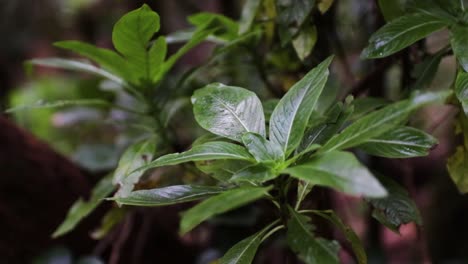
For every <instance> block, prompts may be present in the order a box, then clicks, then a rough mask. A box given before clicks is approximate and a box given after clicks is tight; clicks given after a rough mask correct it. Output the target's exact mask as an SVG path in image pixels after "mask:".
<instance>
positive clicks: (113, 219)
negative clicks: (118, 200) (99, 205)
mask: <svg viewBox="0 0 468 264" xmlns="http://www.w3.org/2000/svg"><path fill="white" fill-rule="evenodd" d="M126 212H127V211H126V210H125V209H124V208H120V207H113V208H112V209H110V210H109V211H108V212H107V213H106V214H105V215H104V216H103V217H102V219H101V225H100V226H99V227H98V228H97V229H96V230H94V231H93V232H92V233H91V237H92V238H93V239H103V238H104V237H105V236H106V235H107V234H109V232H110V231H111V230H112V229H113V228H114V227H116V226H117V225H118V224H119V223H121V222H122V220H123V219H124V218H125V215H126Z"/></svg>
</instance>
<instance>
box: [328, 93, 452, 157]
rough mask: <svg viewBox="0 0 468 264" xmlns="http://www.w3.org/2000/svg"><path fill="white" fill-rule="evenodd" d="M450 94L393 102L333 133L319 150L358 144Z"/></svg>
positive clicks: (423, 94)
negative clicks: (335, 133) (337, 132)
mask: <svg viewBox="0 0 468 264" xmlns="http://www.w3.org/2000/svg"><path fill="white" fill-rule="evenodd" d="M450 94H451V92H450V91H443V92H436V93H432V92H427V93H421V94H416V95H415V96H412V97H411V98H410V99H407V100H403V101H400V102H397V103H393V104H391V105H388V106H386V107H384V108H382V109H380V110H378V111H375V112H372V113H370V114H368V115H366V116H364V117H363V118H361V119H359V120H357V121H356V122H354V123H353V124H351V125H350V126H348V127H347V128H345V129H344V130H343V131H342V132H341V133H340V134H337V135H335V136H334V137H333V138H331V139H330V140H329V141H328V142H327V143H326V144H325V145H324V146H323V147H322V148H321V149H320V151H321V152H326V151H331V150H335V149H346V148H350V147H353V146H356V145H360V144H362V143H364V142H366V141H367V140H369V139H370V138H375V137H378V136H380V135H382V134H384V133H385V132H387V131H390V130H391V129H393V128H394V127H396V126H398V125H400V124H401V123H402V122H403V121H405V120H406V119H407V117H408V116H409V114H410V113H411V112H412V111H414V110H416V109H418V108H420V107H422V106H424V105H426V104H429V103H434V102H439V101H443V100H445V98H447V97H448V96H449V95H450Z"/></svg>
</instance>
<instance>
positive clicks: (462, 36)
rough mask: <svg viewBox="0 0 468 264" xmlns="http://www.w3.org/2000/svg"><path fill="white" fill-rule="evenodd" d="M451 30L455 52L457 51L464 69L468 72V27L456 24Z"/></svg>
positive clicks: (456, 53)
mask: <svg viewBox="0 0 468 264" xmlns="http://www.w3.org/2000/svg"><path fill="white" fill-rule="evenodd" d="M451 31H452V37H451V41H450V42H451V44H452V50H453V53H455V56H456V57H457V59H458V62H459V63H460V65H461V66H462V67H463V69H464V70H465V71H466V72H468V47H467V46H466V43H467V42H468V27H467V26H460V25H454V26H453V27H452V28H451Z"/></svg>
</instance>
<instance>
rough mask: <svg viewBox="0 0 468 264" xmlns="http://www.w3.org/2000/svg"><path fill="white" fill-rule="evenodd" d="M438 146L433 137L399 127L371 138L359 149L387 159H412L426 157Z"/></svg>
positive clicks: (415, 130) (416, 130)
mask: <svg viewBox="0 0 468 264" xmlns="http://www.w3.org/2000/svg"><path fill="white" fill-rule="evenodd" d="M435 144H437V139H435V138H434V137H433V136H431V135H429V134H427V133H425V132H424V131H421V130H419V129H415V128H411V127H399V128H397V129H393V130H390V131H389V132H387V133H385V134H382V135H380V136H378V137H375V138H371V139H369V140H367V141H366V143H364V144H362V145H359V146H358V148H360V149H362V150H364V151H365V152H367V153H369V154H371V155H375V156H380V157H385V158H411V157H420V156H426V155H428V154H429V150H430V149H431V148H432V147H433V146H434V145H435Z"/></svg>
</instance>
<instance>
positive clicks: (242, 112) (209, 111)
mask: <svg viewBox="0 0 468 264" xmlns="http://www.w3.org/2000/svg"><path fill="white" fill-rule="evenodd" d="M192 103H193V112H194V115H195V119H196V120H197V122H198V124H199V125H200V126H201V127H203V128H204V129H206V130H208V131H210V132H211V133H213V134H216V135H219V136H222V137H227V138H230V139H232V140H235V141H239V142H241V140H242V135H243V134H244V133H247V132H254V133H257V134H260V135H262V136H265V116H264V114H263V108H262V103H261V102H260V100H259V99H258V97H257V96H256V95H255V93H253V92H251V91H248V90H246V89H243V88H240V87H234V86H226V85H223V84H220V83H214V84H209V85H207V86H205V87H204V88H201V89H198V90H196V91H195V93H194V94H193V96H192Z"/></svg>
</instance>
